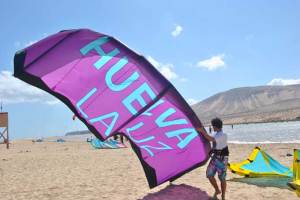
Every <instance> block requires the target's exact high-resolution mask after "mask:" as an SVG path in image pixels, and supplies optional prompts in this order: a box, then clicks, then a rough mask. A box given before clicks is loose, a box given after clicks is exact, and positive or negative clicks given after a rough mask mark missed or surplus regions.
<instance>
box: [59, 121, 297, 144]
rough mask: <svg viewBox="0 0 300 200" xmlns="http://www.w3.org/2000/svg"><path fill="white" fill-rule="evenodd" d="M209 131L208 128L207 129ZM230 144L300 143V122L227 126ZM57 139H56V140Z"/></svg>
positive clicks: (76, 137) (88, 136)
mask: <svg viewBox="0 0 300 200" xmlns="http://www.w3.org/2000/svg"><path fill="white" fill-rule="evenodd" d="M206 130H208V127H206ZM223 131H224V132H225V133H227V135H228V142H229V143H239V144H243V143H244V144H245V143H249V144H251V143H300V121H291V122H275V123H253V124H239V125H233V128H232V126H231V125H225V126H224V127H223ZM91 138H95V136H94V135H93V134H85V135H73V136H65V137H63V139H65V140H67V141H68V140H77V141H86V140H87V139H91ZM55 139H56V138H55Z"/></svg>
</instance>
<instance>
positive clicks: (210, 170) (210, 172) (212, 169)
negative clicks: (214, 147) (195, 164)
mask: <svg viewBox="0 0 300 200" xmlns="http://www.w3.org/2000/svg"><path fill="white" fill-rule="evenodd" d="M216 172H217V169H216V166H215V161H214V159H212V160H211V161H210V163H209V164H208V166H207V169H206V177H207V178H208V180H209V182H210V183H211V185H212V186H213V187H214V189H215V193H214V197H217V195H218V194H220V193H221V191H220V189H219V187H218V184H217V181H216V179H215V174H216Z"/></svg>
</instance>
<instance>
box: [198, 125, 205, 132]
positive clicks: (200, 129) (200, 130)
mask: <svg viewBox="0 0 300 200" xmlns="http://www.w3.org/2000/svg"><path fill="white" fill-rule="evenodd" d="M197 131H198V132H199V133H201V134H205V133H206V130H205V128H204V127H203V126H202V127H198V128H197Z"/></svg>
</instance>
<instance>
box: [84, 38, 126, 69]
mask: <svg viewBox="0 0 300 200" xmlns="http://www.w3.org/2000/svg"><path fill="white" fill-rule="evenodd" d="M108 41H109V38H108V37H100V38H98V39H96V40H94V41H92V42H90V43H89V44H87V45H86V46H84V47H83V48H81V49H80V52H81V54H82V55H86V54H87V53H89V52H90V51H91V50H93V49H94V50H96V52H97V53H98V54H99V55H100V56H101V58H100V59H99V60H98V61H97V62H95V63H94V67H96V69H100V68H101V67H103V66H104V65H105V64H106V63H108V62H109V61H110V60H111V59H112V58H113V57H114V56H116V55H118V54H119V53H120V51H119V49H118V48H115V49H114V50H112V51H111V52H109V53H107V54H106V53H105V52H104V51H103V49H102V48H101V45H103V44H105V43H107V42H108Z"/></svg>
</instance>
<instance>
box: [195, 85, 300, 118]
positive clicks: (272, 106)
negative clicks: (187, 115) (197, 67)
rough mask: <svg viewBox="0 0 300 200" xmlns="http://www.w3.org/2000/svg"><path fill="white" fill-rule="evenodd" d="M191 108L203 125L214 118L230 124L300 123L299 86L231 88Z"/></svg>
mask: <svg viewBox="0 0 300 200" xmlns="http://www.w3.org/2000/svg"><path fill="white" fill-rule="evenodd" d="M192 107H193V109H194V111H195V112H196V113H197V115H198V116H199V118H200V119H201V121H203V122H204V123H208V122H209V120H210V119H211V118H212V117H215V116H218V117H221V118H222V119H223V120H224V122H225V123H227V124H232V123H249V122H270V121H284V120H300V85H289V86H258V87H243V88H236V89H231V90H228V91H225V92H221V93H218V94H216V95H213V96H211V97H209V98H207V99H205V100H203V101H201V102H199V103H197V104H195V105H193V106H192Z"/></svg>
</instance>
